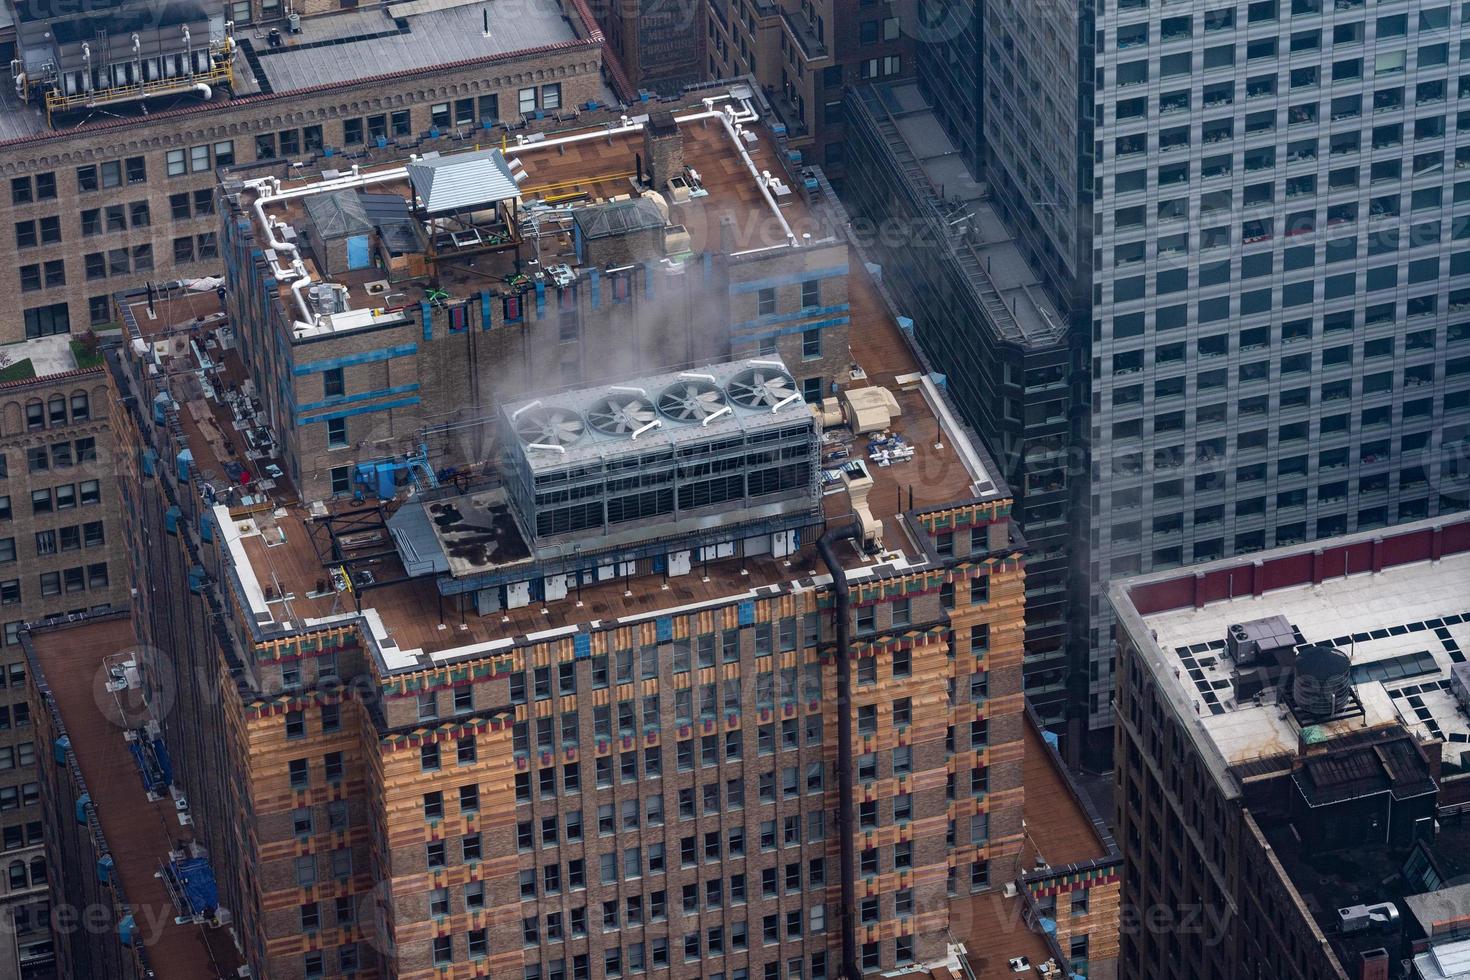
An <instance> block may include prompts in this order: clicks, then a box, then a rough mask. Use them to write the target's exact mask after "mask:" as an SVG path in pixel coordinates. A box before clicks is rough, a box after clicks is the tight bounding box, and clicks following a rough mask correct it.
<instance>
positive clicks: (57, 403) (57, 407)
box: [46, 395, 66, 425]
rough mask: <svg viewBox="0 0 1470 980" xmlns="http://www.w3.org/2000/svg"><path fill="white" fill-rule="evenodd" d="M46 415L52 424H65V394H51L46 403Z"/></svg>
mask: <svg viewBox="0 0 1470 980" xmlns="http://www.w3.org/2000/svg"><path fill="white" fill-rule="evenodd" d="M46 415H47V417H48V418H49V419H50V422H51V424H52V425H65V424H66V396H65V395H52V396H51V400H50V401H49V402H48V403H47V404H46Z"/></svg>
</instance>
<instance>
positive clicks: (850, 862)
mask: <svg viewBox="0 0 1470 980" xmlns="http://www.w3.org/2000/svg"><path fill="white" fill-rule="evenodd" d="M862 535H863V528H862V525H861V524H860V523H858V522H857V521H856V520H853V521H850V522H848V523H847V524H844V525H843V526H841V527H837V528H828V529H827V530H825V531H823V532H822V536H821V537H819V538H817V553H818V554H819V555H821V556H822V564H824V565H826V566H827V571H829V572H831V573H832V592H833V594H834V595H835V596H836V598H837V609H836V626H837V792H838V794H839V795H840V796H841V799H840V800H839V801H838V806H837V833H838V837H839V844H840V846H841V849H842V850H841V857H842V865H841V867H842V909H841V915H842V976H843V977H844V978H846V980H860V978H861V977H862V970H861V969H860V968H859V967H858V962H857V916H856V908H857V871H856V868H855V867H854V863H855V860H854V855H853V851H852V830H853V827H852V793H853V781H852V637H851V628H850V626H849V620H850V612H851V607H852V599H851V595H850V594H849V592H848V589H847V573H846V572H845V571H843V568H842V563H841V562H839V561H838V560H837V552H836V550H835V547H834V546H835V544H836V543H837V542H838V541H843V540H849V541H861V540H862Z"/></svg>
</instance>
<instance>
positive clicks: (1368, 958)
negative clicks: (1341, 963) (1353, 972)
mask: <svg viewBox="0 0 1470 980" xmlns="http://www.w3.org/2000/svg"><path fill="white" fill-rule="evenodd" d="M1360 955H1361V956H1362V957H1363V966H1362V969H1361V970H1359V971H1358V977H1359V980H1388V950H1386V949H1366V950H1364V951H1363V952H1362V953H1361V954H1360Z"/></svg>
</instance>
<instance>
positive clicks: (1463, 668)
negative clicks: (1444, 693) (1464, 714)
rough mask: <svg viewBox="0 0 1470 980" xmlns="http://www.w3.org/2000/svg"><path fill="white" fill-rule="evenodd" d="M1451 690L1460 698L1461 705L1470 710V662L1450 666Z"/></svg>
mask: <svg viewBox="0 0 1470 980" xmlns="http://www.w3.org/2000/svg"><path fill="white" fill-rule="evenodd" d="M1450 690H1451V691H1452V692H1454V695H1455V697H1456V698H1458V699H1459V701H1460V707H1462V708H1464V709H1465V710H1466V711H1470V663H1464V664H1455V665H1454V666H1453V667H1451V668H1450Z"/></svg>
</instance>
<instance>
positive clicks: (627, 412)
mask: <svg viewBox="0 0 1470 980" xmlns="http://www.w3.org/2000/svg"><path fill="white" fill-rule="evenodd" d="M587 421H588V422H590V423H591V424H592V427H593V428H594V429H596V430H597V431H599V432H605V433H607V434H608V435H610V436H632V437H634V438H637V436H638V434H639V433H640V432H643V431H645V430H647V429H648V428H650V427H652V426H655V425H657V424H658V415H657V414H655V412H654V410H653V405H652V404H650V402H649V400H648V395H647V394H646V393H645V392H643V391H642V389H638V390H637V391H634V390H626V391H624V390H618V391H615V392H614V393H613V394H611V395H608V396H607V397H605V398H600V399H598V400H597V402H596V404H594V405H593V406H592V408H590V409H588V410H587Z"/></svg>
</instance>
